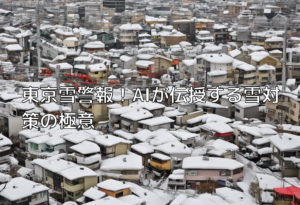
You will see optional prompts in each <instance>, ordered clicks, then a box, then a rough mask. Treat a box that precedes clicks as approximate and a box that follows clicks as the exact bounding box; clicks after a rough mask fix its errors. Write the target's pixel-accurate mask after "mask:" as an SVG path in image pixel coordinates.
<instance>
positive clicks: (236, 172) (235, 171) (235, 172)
mask: <svg viewBox="0 0 300 205" xmlns="http://www.w3.org/2000/svg"><path fill="white" fill-rule="evenodd" d="M243 171H244V169H243V168H239V169H235V170H233V172H232V173H233V175H235V174H239V173H242V172H243Z"/></svg>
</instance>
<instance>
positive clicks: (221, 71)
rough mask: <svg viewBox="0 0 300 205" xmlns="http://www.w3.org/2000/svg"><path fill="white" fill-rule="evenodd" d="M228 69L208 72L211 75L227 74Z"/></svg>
mask: <svg viewBox="0 0 300 205" xmlns="http://www.w3.org/2000/svg"><path fill="white" fill-rule="evenodd" d="M226 73H227V71H223V70H213V71H210V72H208V73H207V74H208V75H209V76H220V75H226Z"/></svg>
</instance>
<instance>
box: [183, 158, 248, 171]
mask: <svg viewBox="0 0 300 205" xmlns="http://www.w3.org/2000/svg"><path fill="white" fill-rule="evenodd" d="M208 158H209V160H203V157H187V158H184V159H183V163H182V168H183V169H208V170H209V169H229V170H234V169H237V168H242V167H244V164H242V163H240V162H237V161H236V160H233V159H227V158H218V157H208Z"/></svg>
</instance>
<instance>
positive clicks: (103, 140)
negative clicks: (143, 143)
mask: <svg viewBox="0 0 300 205" xmlns="http://www.w3.org/2000/svg"><path fill="white" fill-rule="evenodd" d="M95 142H96V143H98V144H100V145H103V146H105V147H110V146H113V145H116V144H119V143H126V144H131V143H132V141H128V140H125V139H123V138H121V137H116V136H113V135H97V136H95Z"/></svg>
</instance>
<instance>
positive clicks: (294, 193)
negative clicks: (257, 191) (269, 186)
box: [273, 186, 300, 205]
mask: <svg viewBox="0 0 300 205" xmlns="http://www.w3.org/2000/svg"><path fill="white" fill-rule="evenodd" d="M299 191H300V190H299V188H298V187H295V186H289V187H281V186H279V187H278V188H274V196H273V204H274V205H282V204H283V205H289V204H297V203H299V201H300V199H299V197H298V196H299Z"/></svg>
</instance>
